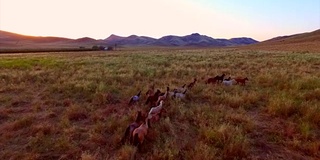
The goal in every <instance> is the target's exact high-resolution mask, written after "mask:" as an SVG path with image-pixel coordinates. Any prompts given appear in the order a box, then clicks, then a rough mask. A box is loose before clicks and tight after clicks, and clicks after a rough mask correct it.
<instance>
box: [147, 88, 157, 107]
mask: <svg viewBox="0 0 320 160" xmlns="http://www.w3.org/2000/svg"><path fill="white" fill-rule="evenodd" d="M160 93H161V92H160V90H157V92H156V93H154V95H151V96H148V98H147V101H146V103H145V104H146V105H147V104H148V103H151V105H155V103H156V102H157V100H158V97H159V95H160Z"/></svg>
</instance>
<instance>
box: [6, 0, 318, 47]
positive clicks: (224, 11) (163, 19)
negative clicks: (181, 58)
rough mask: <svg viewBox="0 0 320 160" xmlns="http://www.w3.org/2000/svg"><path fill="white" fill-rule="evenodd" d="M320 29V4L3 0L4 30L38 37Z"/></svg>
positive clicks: (265, 34)
mask: <svg viewBox="0 0 320 160" xmlns="http://www.w3.org/2000/svg"><path fill="white" fill-rule="evenodd" d="M316 29H320V0H90V1H89V0H0V30H4V31H9V32H15V33H19V34H25V35H34V36H57V37H67V38H81V37H91V38H95V39H104V38H107V37H108V36H109V35H110V34H116V35H119V36H129V35H132V34H135V35H139V36H150V37H154V38H160V37H162V36H164V35H179V36H183V35H188V34H191V33H200V34H204V35H208V36H211V37H213V38H233V37H252V38H254V39H256V40H259V41H262V40H266V39H270V38H273V37H275V36H280V35H290V34H296V33H302V32H310V31H314V30H316Z"/></svg>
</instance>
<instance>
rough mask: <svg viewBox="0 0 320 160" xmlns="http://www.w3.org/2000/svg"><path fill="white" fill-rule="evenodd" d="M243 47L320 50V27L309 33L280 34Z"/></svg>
mask: <svg viewBox="0 0 320 160" xmlns="http://www.w3.org/2000/svg"><path fill="white" fill-rule="evenodd" d="M242 48H248V49H263V50H279V51H281V50H283V51H310V52H320V29H318V30H316V31H313V32H308V33H301V34H294V35H287V36H279V37H275V38H272V39H269V40H266V41H263V42H260V43H257V44H254V45H249V46H245V47H242Z"/></svg>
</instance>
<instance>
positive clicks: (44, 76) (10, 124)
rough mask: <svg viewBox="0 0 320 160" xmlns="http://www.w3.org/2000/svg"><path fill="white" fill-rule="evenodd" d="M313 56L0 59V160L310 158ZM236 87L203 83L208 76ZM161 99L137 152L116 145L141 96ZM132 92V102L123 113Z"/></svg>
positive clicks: (316, 141) (319, 122)
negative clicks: (177, 92)
mask: <svg viewBox="0 0 320 160" xmlns="http://www.w3.org/2000/svg"><path fill="white" fill-rule="evenodd" d="M319 71H320V53H312V52H275V51H273V52H271V51H269V52H268V51H239V50H233V49H221V50H219V49H189V50H170V49H161V50H156V49H155V50H146V51H143V50H140V51H139V50H132V51H113V52H66V53H36V54H6V55H0V86H1V87H0V124H1V125H0V148H1V149H0V159H17V160H18V159H19V160H20V159H85V160H91V159H130V157H131V156H132V155H133V154H134V153H135V156H136V158H137V159H268V160H269V159H306V160H309V159H311V160H312V159H320V79H319V77H320V72H319ZM222 73H225V74H226V77H229V76H231V77H232V78H235V77H248V78H249V81H248V83H247V85H246V86H240V85H234V86H222V85H212V84H208V85H207V84H205V80H206V79H207V78H209V77H214V76H216V75H221V74H222ZM194 78H197V79H198V82H197V83H196V84H195V86H194V87H193V88H192V90H190V91H188V92H187V93H186V95H187V97H186V99H185V100H169V101H166V102H165V104H164V108H165V109H166V111H165V112H164V114H163V116H162V117H161V118H160V120H159V121H158V122H155V123H152V128H150V129H149V130H148V135H147V140H146V141H145V142H144V143H143V145H142V148H141V150H139V151H136V150H135V148H134V147H133V146H130V145H124V146H120V145H119V141H120V139H121V137H122V136H123V134H124V131H125V129H126V127H127V125H128V124H130V123H131V122H133V121H134V119H135V115H136V112H137V111H138V110H142V111H143V112H147V111H148V109H149V106H145V105H144V102H145V100H146V97H145V94H144V93H145V92H146V91H147V89H148V87H149V86H150V85H151V84H155V86H156V88H159V89H160V90H161V91H162V92H164V91H165V88H166V87H167V86H169V87H170V88H175V87H178V86H182V85H183V84H185V83H190V82H192V81H193V79H194ZM139 90H142V93H143V94H142V97H141V102H140V103H139V104H138V105H135V106H132V107H128V106H127V103H128V100H129V98H130V97H131V96H133V95H135V94H136V93H137V92H138V91H139Z"/></svg>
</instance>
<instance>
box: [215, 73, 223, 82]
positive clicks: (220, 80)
mask: <svg viewBox="0 0 320 160" xmlns="http://www.w3.org/2000/svg"><path fill="white" fill-rule="evenodd" d="M224 76H225V74H224V73H223V74H222V75H221V76H216V77H215V78H216V79H217V81H218V83H219V82H221V83H222V81H223V79H224Z"/></svg>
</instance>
